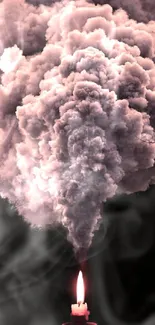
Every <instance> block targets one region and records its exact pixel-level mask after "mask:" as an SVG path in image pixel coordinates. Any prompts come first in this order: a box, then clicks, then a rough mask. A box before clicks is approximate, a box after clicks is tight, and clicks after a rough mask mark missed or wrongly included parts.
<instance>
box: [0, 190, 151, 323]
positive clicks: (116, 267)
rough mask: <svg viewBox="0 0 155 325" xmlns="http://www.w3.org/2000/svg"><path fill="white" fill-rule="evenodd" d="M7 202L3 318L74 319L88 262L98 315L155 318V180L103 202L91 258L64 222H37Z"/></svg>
mask: <svg viewBox="0 0 155 325" xmlns="http://www.w3.org/2000/svg"><path fill="white" fill-rule="evenodd" d="M0 207H1V209H0V325H1V324H2V325H16V324H17V325H43V324H44V325H49V324H52V325H59V324H61V323H62V322H65V321H69V317H70V306H71V304H72V303H75V302H76V296H75V285H76V279H77V275H78V272H79V269H80V268H81V267H82V270H83V272H84V278H85V284H86V301H87V303H88V305H89V310H90V312H91V317H90V320H94V321H96V322H97V323H98V325H102V324H110V325H115V324H116V325H122V324H128V323H129V324H143V325H144V324H145V325H146V324H147V325H153V324H155V236H154V233H155V187H153V186H152V187H150V189H148V191H147V192H145V193H137V194H133V195H131V196H122V197H116V198H113V199H112V200H110V201H108V202H107V203H106V204H105V206H103V209H102V214H103V221H104V222H103V224H102V225H101V227H100V229H99V231H97V232H96V234H95V237H94V240H93V244H92V247H91V248H90V249H89V252H88V259H87V261H86V262H85V263H84V265H83V264H82V265H79V264H78V262H77V260H76V259H75V256H74V252H73V249H72V246H71V245H70V243H68V242H67V239H66V231H65V230H64V229H63V228H61V227H60V228H59V229H50V230H36V229H30V228H29V226H28V225H27V224H26V223H25V222H24V221H23V219H22V218H21V217H20V216H18V215H17V212H16V211H15V209H14V208H13V207H12V206H11V205H9V204H8V202H7V201H5V200H2V199H1V202H0Z"/></svg>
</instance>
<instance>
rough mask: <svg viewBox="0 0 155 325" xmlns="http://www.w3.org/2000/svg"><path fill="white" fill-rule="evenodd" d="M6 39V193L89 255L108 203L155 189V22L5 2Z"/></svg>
mask: <svg viewBox="0 0 155 325" xmlns="http://www.w3.org/2000/svg"><path fill="white" fill-rule="evenodd" d="M48 3H49V2H48ZM52 3H53V2H52ZM0 40H1V42H0V50H1V60H0V69H1V70H0V78H1V85H0V147H1V151H0V160H1V161H0V194H1V196H2V197H7V198H8V199H9V200H10V202H12V203H14V204H15V205H16V207H17V209H18V211H19V213H20V214H22V215H23V216H24V218H25V219H26V220H27V221H28V222H29V223H30V224H31V225H32V226H37V227H45V226H50V225H55V224H57V223H62V224H63V225H64V226H66V227H67V228H68V231H69V235H68V238H69V240H70V241H71V242H72V243H73V245H74V247H75V249H78V248H80V247H85V248H88V247H89V246H90V244H91V241H92V237H93V233H94V231H95V230H96V229H98V227H99V225H100V221H101V211H100V207H101V203H102V202H105V201H106V200H107V199H108V198H110V197H112V196H114V195H115V194H116V193H120V192H124V193H132V192H136V191H143V190H146V188H147V187H148V186H149V184H151V183H154V182H155V177H154V175H155V168H154V160H155V132H154V127H155V114H154V108H155V63H154V61H155V60H154V56H155V54H154V49H155V23H154V22H153V21H150V22H148V23H147V24H145V23H138V22H136V21H134V20H132V19H129V17H128V15H127V13H126V12H125V11H123V9H119V10H116V11H114V12H113V9H112V7H111V6H110V5H108V4H105V5H97V6H95V4H92V3H87V2H86V1H85V0H82V1H66V0H65V1H63V2H60V3H59V2H56V3H53V4H52V5H51V6H48V5H46V6H45V5H43V4H41V5H39V6H33V5H31V4H28V3H26V2H24V0H18V1H17V0H4V1H3V2H2V3H1V4H0Z"/></svg>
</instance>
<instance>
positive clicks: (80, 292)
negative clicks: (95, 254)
mask: <svg viewBox="0 0 155 325" xmlns="http://www.w3.org/2000/svg"><path fill="white" fill-rule="evenodd" d="M76 292H77V303H78V304H83V303H84V298H85V297H84V295H85V293H84V281H83V276H82V272H81V271H80V272H79V275H78V279H77V287H76Z"/></svg>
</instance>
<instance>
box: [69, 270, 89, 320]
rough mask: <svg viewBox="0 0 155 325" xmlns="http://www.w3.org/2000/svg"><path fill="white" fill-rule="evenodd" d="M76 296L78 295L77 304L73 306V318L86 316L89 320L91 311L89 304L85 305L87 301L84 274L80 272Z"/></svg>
mask: <svg viewBox="0 0 155 325" xmlns="http://www.w3.org/2000/svg"><path fill="white" fill-rule="evenodd" d="M76 294H77V304H74V305H72V306H71V310H72V313H71V315H72V316H84V317H85V318H86V320H88V316H89V314H90V313H89V311H88V307H87V303H84V299H85V290H84V281H83V276H82V272H81V271H80V272H79V275H78V279H77V285H76Z"/></svg>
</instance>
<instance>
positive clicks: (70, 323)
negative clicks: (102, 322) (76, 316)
mask: <svg viewBox="0 0 155 325" xmlns="http://www.w3.org/2000/svg"><path fill="white" fill-rule="evenodd" d="M62 325H72V322H68V323H63V324H62ZM80 325H81V324H80ZM86 325H97V324H96V323H94V322H86Z"/></svg>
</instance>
